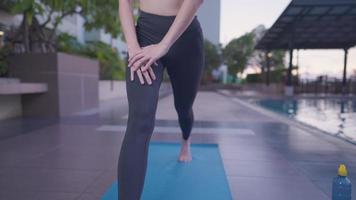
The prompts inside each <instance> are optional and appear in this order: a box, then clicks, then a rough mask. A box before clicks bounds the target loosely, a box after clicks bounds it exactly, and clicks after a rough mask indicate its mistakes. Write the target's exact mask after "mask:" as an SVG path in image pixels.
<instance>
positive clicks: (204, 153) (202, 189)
mask: <svg viewBox="0 0 356 200" xmlns="http://www.w3.org/2000/svg"><path fill="white" fill-rule="evenodd" d="M179 150H180V145H179V144H173V143H150V145H149V157H148V168H147V175H146V180H145V185H144V191H143V194H142V198H141V199H142V200H162V199H164V200H203V199H204V200H231V199H232V197H231V194H230V190H229V186H228V183H227V179H226V175H225V171H224V167H223V164H222V161H221V157H220V154H219V150H218V146H217V145H216V144H193V145H192V148H191V151H192V154H193V160H192V162H190V163H185V164H184V163H179V162H177V156H178V153H179ZM117 184H118V183H117V181H114V183H113V184H112V185H111V186H110V188H109V189H108V190H107V191H106V192H105V194H104V195H103V197H102V198H101V200H117V199H118V197H117V196H118V192H117Z"/></svg>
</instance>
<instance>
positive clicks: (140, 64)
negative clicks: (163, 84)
mask: <svg viewBox="0 0 356 200" xmlns="http://www.w3.org/2000/svg"><path fill="white" fill-rule="evenodd" d="M146 62H147V58H145V57H143V58H141V59H140V60H138V61H136V62H135V63H134V64H133V65H132V66H131V68H133V69H134V70H135V71H136V70H137V69H138V68H140V67H142V65H144V63H146ZM141 70H142V69H141Z"/></svg>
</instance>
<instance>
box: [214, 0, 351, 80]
mask: <svg viewBox="0 0 356 200" xmlns="http://www.w3.org/2000/svg"><path fill="white" fill-rule="evenodd" d="M209 1H214V0H209ZM289 3H290V0H221V30H220V41H221V43H222V44H223V45H226V44H227V43H228V42H229V41H230V40H231V39H233V38H236V37H239V36H241V35H243V34H244V33H247V32H250V31H251V30H252V29H254V28H255V27H257V26H258V25H261V24H262V25H264V26H266V27H267V28H270V27H271V26H272V25H273V23H274V22H275V21H276V20H277V18H278V17H279V16H280V14H281V13H282V12H283V10H284V9H285V8H286V7H287V5H288V4H289ZM298 54H299V59H298V61H299V65H300V74H301V75H302V78H313V77H316V76H318V75H328V76H335V77H340V78H341V77H342V72H343V63H344V51H343V50H300V51H299V53H298ZM295 56H296V57H297V55H296V53H295ZM296 57H295V58H296ZM294 60H295V62H297V59H294ZM294 64H296V63H294ZM353 71H355V73H356V48H352V49H350V51H349V62H348V74H349V75H350V74H352V73H353Z"/></svg>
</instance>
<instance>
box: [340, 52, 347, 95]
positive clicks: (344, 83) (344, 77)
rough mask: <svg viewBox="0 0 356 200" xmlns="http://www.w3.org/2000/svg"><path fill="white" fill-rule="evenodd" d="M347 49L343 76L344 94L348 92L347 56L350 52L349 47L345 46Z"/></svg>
mask: <svg viewBox="0 0 356 200" xmlns="http://www.w3.org/2000/svg"><path fill="white" fill-rule="evenodd" d="M344 51H345V57H344V73H343V76H342V93H343V94H346V92H347V91H346V90H347V88H346V86H347V85H346V84H347V57H348V54H349V49H348V48H345V49H344Z"/></svg>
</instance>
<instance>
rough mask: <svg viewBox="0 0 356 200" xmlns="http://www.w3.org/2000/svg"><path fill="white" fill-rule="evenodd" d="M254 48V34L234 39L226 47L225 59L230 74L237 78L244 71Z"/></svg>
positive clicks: (224, 51) (224, 50)
mask: <svg viewBox="0 0 356 200" xmlns="http://www.w3.org/2000/svg"><path fill="white" fill-rule="evenodd" d="M253 48H254V42H253V34H252V33H247V34H245V35H243V36H241V37H240V38H237V39H233V40H232V41H231V42H229V44H228V45H226V47H225V48H224V49H223V57H224V61H225V64H226V65H227V66H228V69H229V73H230V74H232V75H234V77H236V74H237V73H241V72H243V71H244V69H245V67H246V65H247V61H248V59H249V57H250V56H251V55H252V53H253Z"/></svg>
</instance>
